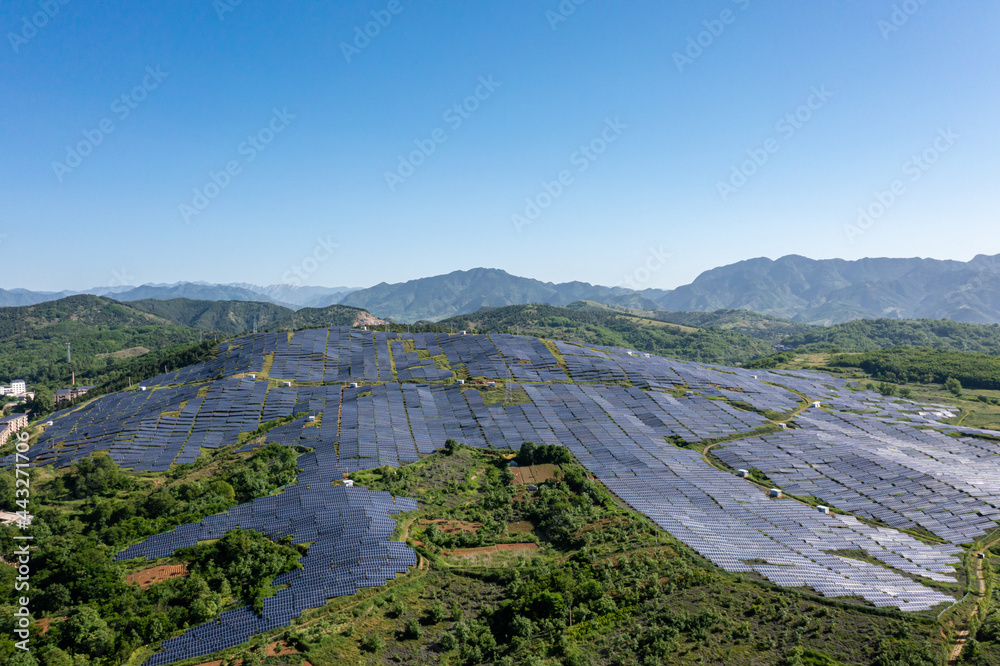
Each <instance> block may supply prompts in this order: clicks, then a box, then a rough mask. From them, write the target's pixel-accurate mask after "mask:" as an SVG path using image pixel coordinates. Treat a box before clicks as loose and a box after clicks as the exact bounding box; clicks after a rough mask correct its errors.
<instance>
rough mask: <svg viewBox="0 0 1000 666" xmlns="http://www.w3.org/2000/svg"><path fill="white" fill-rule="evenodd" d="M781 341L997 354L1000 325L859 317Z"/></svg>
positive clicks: (830, 347) (817, 347)
mask: <svg viewBox="0 0 1000 666" xmlns="http://www.w3.org/2000/svg"><path fill="white" fill-rule="evenodd" d="M781 342H782V344H784V345H785V346H786V347H791V348H793V349H795V350H796V351H798V352H815V351H833V352H868V351H876V350H879V349H891V348H893V347H930V348H933V349H950V350H953V351H962V352H974V353H979V354H992V355H1000V325H997V324H992V325H986V324H960V323H958V322H954V321H950V320H948V319H916V320H903V321H901V320H897V319H858V320H857V321H850V322H847V323H844V324H836V325H834V326H810V327H808V328H807V330H805V331H802V332H801V333H798V334H793V335H791V336H789V337H786V338H784V339H783V340H782V341H781Z"/></svg>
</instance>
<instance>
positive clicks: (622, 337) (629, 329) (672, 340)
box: [438, 305, 771, 365]
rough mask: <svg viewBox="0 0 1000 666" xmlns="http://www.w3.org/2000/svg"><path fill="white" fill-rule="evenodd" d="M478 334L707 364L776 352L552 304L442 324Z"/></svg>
mask: <svg viewBox="0 0 1000 666" xmlns="http://www.w3.org/2000/svg"><path fill="white" fill-rule="evenodd" d="M438 324H439V325H445V326H453V327H454V328H455V329H464V330H475V331H476V332H503V333H507V332H510V333H514V332H519V333H521V334H523V335H537V336H542V337H547V338H555V339H563V340H572V341H576V342H583V343H586V344H593V345H608V346H612V347H627V348H631V349H638V350H642V351H644V352H650V353H655V354H660V355H663V356H670V357H673V358H680V359H684V360H688V361H698V362H704V363H723V364H729V365H732V364H734V363H741V362H746V361H749V360H751V359H755V358H759V357H761V356H765V355H766V354H768V353H770V351H771V345H770V344H769V343H767V342H765V341H763V340H759V339H756V338H751V337H749V336H746V335H743V334H741V333H737V332H735V331H730V330H725V329H703V330H687V329H684V328H681V327H678V326H677V325H673V324H668V323H666V322H658V321H655V320H651V319H643V318H640V317H636V316H633V315H628V314H622V313H618V312H615V311H612V310H610V309H607V310H602V309H596V308H591V309H583V310H571V309H568V308H561V307H556V306H552V305H512V306H508V307H503V308H483V309H482V310H479V311H478V312H476V313H475V314H473V315H462V316H458V317H453V318H451V319H445V320H444V321H441V322H438Z"/></svg>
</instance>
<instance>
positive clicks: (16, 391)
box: [7, 379, 28, 395]
mask: <svg viewBox="0 0 1000 666" xmlns="http://www.w3.org/2000/svg"><path fill="white" fill-rule="evenodd" d="M7 390H8V393H7V395H24V394H25V393H27V392H28V385H27V384H26V383H25V381H24V380H23V379H15V380H14V381H12V382H11V383H10V387H8V389H7Z"/></svg>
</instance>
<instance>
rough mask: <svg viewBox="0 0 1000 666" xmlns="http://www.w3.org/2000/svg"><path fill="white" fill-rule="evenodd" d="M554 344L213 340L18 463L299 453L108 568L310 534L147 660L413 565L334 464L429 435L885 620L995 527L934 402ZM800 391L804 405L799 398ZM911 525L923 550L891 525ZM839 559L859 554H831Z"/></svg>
mask: <svg viewBox="0 0 1000 666" xmlns="http://www.w3.org/2000/svg"><path fill="white" fill-rule="evenodd" d="M409 349H414V350H416V351H408V350H409ZM552 349H555V350H556V352H557V354H556V353H553V351H551V350H550V347H548V346H547V345H546V344H545V343H543V342H542V341H540V340H537V339H534V338H520V337H516V336H510V335H489V336H480V335H464V336H463V335H444V334H413V335H409V334H385V333H378V332H372V331H359V330H352V329H349V328H331V329H317V330H309V331H299V332H297V333H295V334H294V335H293V336H291V337H289V336H288V335H287V334H285V333H280V334H272V333H266V334H259V335H253V336H245V337H241V338H238V339H236V340H233V341H231V342H229V343H226V344H223V345H222V346H221V347H220V349H219V354H218V357H217V358H216V359H214V360H212V361H210V362H207V363H202V364H198V365H195V366H192V367H189V368H186V369H184V370H180V371H177V372H172V373H169V374H166V375H162V376H160V377H156V378H154V379H152V380H150V381H147V382H145V383H144V384H143V386H144V387H145V388H146V390H134V391H129V392H124V393H120V394H114V395H109V396H103V397H100V398H98V399H96V400H94V401H93V402H91V403H88V404H87V405H84V406H83V407H80V408H77V409H74V410H71V411H67V412H62V413H59V414H57V415H55V416H54V417H52V420H53V425H52V426H50V427H48V428H46V429H45V432H44V433H43V434H42V435H41V436H40V437H39V439H38V442H37V443H36V444H35V445H34V446H33V447H32V455H34V456H35V457H36V460H37V462H39V463H53V464H56V465H58V466H65V465H68V464H71V463H72V462H73V461H75V460H78V459H80V458H82V457H84V456H86V455H89V454H91V453H93V452H95V451H108V452H109V454H110V455H111V457H112V458H113V459H114V460H115V462H117V463H118V464H119V465H120V466H122V467H126V468H131V469H133V470H136V471H153V470H165V469H168V468H169V467H170V466H171V465H176V464H182V463H188V462H191V461H193V460H195V459H196V458H197V457H198V456H199V455H201V453H202V452H203V451H204V450H206V449H212V448H217V447H220V446H228V445H234V444H243V449H245V450H250V449H252V448H253V447H255V446H258V445H260V442H261V441H262V439H264V440H266V441H268V442H275V443H279V444H282V445H286V446H292V445H299V446H304V447H307V448H309V449H311V452H310V453H308V454H305V455H303V456H301V457H300V458H299V464H300V467H301V470H300V473H299V477H298V481H297V483H296V484H294V485H291V486H288V487H287V488H285V489H284V491H283V492H281V493H280V494H277V495H273V496H269V497H264V498H260V499H257V500H255V501H253V502H250V503H247V504H243V505H240V506H237V507H234V508H233V509H231V510H230V511H228V512H227V513H224V514H220V515H216V516H211V517H209V518H206V519H205V520H202V521H201V522H199V523H195V524H189V525H184V526H182V527H180V528H177V529H176V530H174V531H172V532H169V533H166V534H160V535H157V536H154V537H152V538H150V539H148V540H147V541H145V542H143V543H141V544H136V545H133V546H130V547H129V548H127V549H125V550H124V551H122V553H121V554H120V555H119V558H120V559H127V558H133V557H140V556H142V557H147V558H150V559H154V558H160V557H166V556H169V555H170V554H171V553H173V552H174V551H176V550H177V549H179V548H183V547H186V546H191V545H194V544H196V543H197V542H198V541H200V540H203V539H211V538H218V537H220V536H222V535H223V534H224V533H225V532H226V531H228V530H231V529H234V528H236V527H242V528H248V529H254V530H258V531H261V532H263V533H265V534H267V535H268V536H271V537H274V538H280V537H284V536H291V537H292V540H293V542H295V543H312V545H311V546H310V548H309V551H308V555H307V556H305V557H304V558H302V560H301V562H302V564H303V568H302V569H299V570H296V571H294V572H292V573H289V574H285V575H284V576H282V577H280V578H279V579H277V580H276V581H275V582H276V584H279V585H280V584H288V585H289V587H287V588H283V589H281V590H280V591H278V593H277V594H276V595H275V596H273V597H270V598H268V599H267V600H266V601H265V602H264V611H263V613H262V614H261V615H257V614H255V613H254V612H253V611H252V610H251V609H250V607H244V608H240V609H238V610H236V611H230V612H227V613H224V614H223V615H222V617H221V619H220V621H219V622H213V623H209V624H205V625H202V626H199V627H195V628H193V629H191V630H189V631H188V632H187V633H186V634H184V635H183V636H181V637H178V638H173V639H169V640H167V641H164V643H163V651H162V652H159V653H157V654H155V655H154V656H153V657H152V658H151V659H150V660H149V662H148V663H150V664H165V663H168V662H170V661H173V660H175V659H178V658H180V657H181V656H184V657H191V656H195V655H203V654H210V653H212V652H215V651H217V650H220V649H223V648H226V647H231V646H234V645H237V644H239V643H241V642H243V641H245V640H247V639H248V638H249V637H250V636H251V635H253V634H256V633H260V632H263V631H267V630H270V629H275V628H278V627H282V626H285V625H287V624H288V623H289V622H290V621H291V620H292V619H293V618H295V617H298V616H299V615H301V614H302V612H303V611H304V610H306V609H309V608H314V607H317V606H322V605H324V604H325V603H326V602H327V599H329V598H332V597H336V596H341V595H347V594H353V593H354V592H355V591H356V590H357V589H358V588H360V587H366V586H379V585H383V584H384V583H385V581H387V580H389V579H391V578H393V577H395V576H396V575H397V574H400V573H405V572H406V571H408V569H409V567H411V566H413V565H414V564H415V563H416V557H415V555H414V553H413V551H412V550H410V549H409V548H407V547H406V546H405V545H403V544H401V543H396V542H392V541H390V538H391V536H392V534H393V531H394V529H395V520H394V519H393V518H392V516H393V515H394V514H397V513H399V512H402V511H409V510H413V509H414V508H415V506H416V503H415V501H414V500H410V499H406V498H398V497H397V498H394V497H392V496H390V495H388V494H387V493H380V492H370V491H368V490H367V489H365V488H361V487H345V486H343V485H341V483H340V481H341V479H342V478H343V476H344V474H345V473H350V472H354V471H358V470H364V469H371V468H375V467H379V466H382V465H392V466H401V465H405V464H407V463H410V462H413V461H416V460H417V459H418V458H419V456H421V455H424V454H427V453H430V452H432V451H433V450H435V448H438V447H440V446H442V445H443V443H444V441H445V439H447V438H454V439H455V440H457V441H458V442H459V443H462V444H465V445H468V446H472V447H477V448H485V447H488V446H495V447H498V448H511V449H519V448H520V446H521V444H522V443H523V442H525V441H533V442H536V443H538V444H554V445H559V446H565V447H568V448H569V449H570V451H571V452H572V453H573V454H574V455H575V456H576V458H577V459H578V460H579V461H580V462H581V463H582V464H583V465H584V466H586V467H587V468H588V469H589V470H590V472H591V473H592V474H593V475H594V476H595V477H596V478H597V479H598V480H600V481H601V482H602V483H604V484H605V485H606V486H607V487H608V488H610V489H611V490H612V491H613V492H614V493H615V494H616V495H617V496H618V497H620V498H621V499H622V500H624V501H625V502H627V503H628V504H629V505H631V506H632V507H634V508H635V509H636V510H638V511H640V512H642V513H644V514H645V515H647V516H649V517H650V518H651V519H652V520H654V521H655V522H656V523H657V524H658V525H660V526H661V527H662V528H663V529H665V530H667V531H668V532H670V533H671V534H672V535H674V536H675V537H677V538H678V539H680V540H681V541H683V542H684V543H686V544H687V545H689V546H690V547H691V548H693V549H694V550H695V551H697V552H698V553H700V554H701V555H702V556H703V557H705V558H707V559H708V560H710V561H712V562H714V563H715V564H716V565H718V566H719V567H721V568H723V569H725V570H727V571H740V572H750V573H753V574H756V575H759V576H763V577H765V578H767V579H768V580H770V581H772V582H774V583H776V584H778V585H782V586H789V587H809V588H812V589H813V590H815V591H816V592H818V593H820V594H823V595H827V596H831V597H845V596H852V597H858V598H861V599H864V600H866V601H867V602H869V603H871V604H873V605H875V606H880V607H894V608H898V609H902V610H912V611H920V610H927V609H932V608H936V607H938V606H941V607H943V605H944V604H950V603H953V602H954V601H955V599H954V597H953V596H951V595H949V594H946V593H945V592H942V591H940V589H942V588H935V587H934V585H935V584H948V583H954V582H956V581H957V577H956V566H957V565H958V564H959V562H960V560H959V555H960V553H961V552H962V549H961V548H960V547H959V546H958V545H956V544H961V543H966V542H970V541H972V540H975V539H976V538H978V537H981V536H982V535H984V534H986V533H987V532H989V531H991V530H993V529H995V528H996V527H997V523H996V521H997V519H1000V446H998V444H997V443H996V442H995V441H991V440H988V439H983V438H976V437H975V435H976V434H982V433H980V432H978V431H974V430H972V429H961V430H962V432H961V433H957V431H959V430H960V429H958V428H956V427H953V426H945V425H943V424H939V423H937V422H936V421H935V420H934V418H935V413H936V411H939V410H940V408H937V407H928V406H921V407H918V406H916V405H913V404H912V403H906V402H903V401H897V400H892V399H886V398H884V397H882V396H881V395H879V394H876V393H873V392H868V391H859V390H854V389H855V387H852V386H849V385H848V383H846V382H845V381H843V380H839V379H833V378H831V377H829V376H826V375H821V374H817V373H808V372H790V371H765V370H756V371H747V370H741V369H734V368H721V367H713V366H707V365H700V364H696V363H685V362H679V361H672V360H669V359H665V358H659V357H655V356H646V355H643V354H640V353H637V352H635V351H633V350H627V349H612V348H600V349H595V348H586V347H582V346H578V345H572V344H569V343H563V342H556V343H554V346H553V347H552ZM271 355H273V356H271ZM433 357H437V358H439V359H441V358H444V359H447V364H448V365H450V367H452V368H455V367H456V366H460V365H461V366H464V368H465V369H466V370H467V372H468V374H469V376H471V377H473V378H484V379H489V380H495V381H497V382H502V383H504V384H508V385H509V387H510V388H517V389H518V390H519V391H523V392H524V394H526V395H527V397H528V401H527V402H524V401H523V400H519V401H517V402H518V403H519V404H505V403H503V402H501V403H500V404H491V405H487V404H486V403H485V402H484V400H483V397H482V394H481V393H480V392H479V390H477V389H475V388H473V387H472V386H471V385H468V384H466V385H460V384H458V383H457V382H455V377H454V375H453V373H452V372H451V371H450V370H445V369H442V368H441V367H440V366H441V365H444V363H443V362H442V363H441V364H438V363H435V362H434V360H433ZM268 364H269V366H268ZM265 367H268V372H267V375H266V376H265V374H264V369H265ZM248 374H253V375H255V376H254V377H249V376H247V375H248ZM355 382H356V383H358V384H359V386H357V387H351V386H350V384H351V383H355ZM303 383H308V384H309V385H305V386H304V385H302V384H303ZM286 384H288V385H286ZM510 385H512V386H510ZM727 400H729V401H733V402H734V403H735V404H737V405H742V406H744V407H747V406H751V407H752V409H753V410H757V411H750V410H749V408H748V409H738V408H736V407H734V406H733V405H731V404H729V403H728V402H727ZM736 401H739V402H736ZM813 401H816V402H819V403H820V405H821V407H820V408H816V407H809V406H808V405H810V404H811V403H812V402H813ZM807 407H808V408H807ZM758 412H762V413H767V414H768V415H770V416H772V417H773V416H774V414H781V413H784V414H787V415H790V416H791V415H793V414H794V418H793V419H792V420H791V425H792V426H793V427H792V428H791V429H789V430H786V431H780V432H777V434H769V433H771V432H774V431H776V430H777V426H776V425H775V423H773V422H772V421H769V420H768V418H766V417H765V416H763V415H762V413H758ZM278 419H285V421H287V422H283V423H282V424H281V425H278V426H277V427H274V428H273V429H271V430H269V431H268V432H267V433H266V435H264V437H263V438H254V439H253V440H252V441H248V438H247V437H246V434H247V433H253V432H254V431H256V430H258V429H259V428H260V427H261V426H262V425H263V424H266V423H269V422H273V421H275V420H278ZM271 425H274V424H273V423H272V424H271ZM945 433H953V434H955V433H957V434H959V435H961V434H965V435H967V436H964V437H961V436H959V437H956V436H948V435H947V434H945ZM241 435H243V437H241ZM703 443H708V444H712V445H713V446H712V448H711V455H714V456H717V457H718V459H720V460H722V461H723V462H725V463H726V464H728V465H730V466H731V467H733V468H734V469H739V468H744V469H750V468H756V469H758V470H761V471H762V472H764V473H765V474H767V475H768V477H769V478H770V480H771V482H772V483H773V484H774V485H775V486H777V487H780V488H782V489H783V490H784V491H785V492H786V493H787V494H789V495H793V496H795V497H812V498H817V499H821V500H822V501H823V502H824V503H827V504H829V505H830V506H832V507H834V508H835V509H839V510H841V511H844V512H850V513H853V514H855V515H856V516H858V517H860V518H863V519H865V520H868V519H870V520H869V522H874V521H878V524H877V525H872V524H868V522H863V521H862V520H859V518H858V517H855V515H837V514H824V513H820V512H819V511H817V510H816V508H815V507H814V506H811V505H809V504H806V503H804V502H801V501H797V500H796V499H794V498H787V497H786V498H784V499H771V498H769V497H768V496H767V493H766V490H764V489H761V488H760V487H758V486H756V485H754V484H753V483H751V482H750V481H748V480H745V479H741V478H738V477H737V476H736V475H735V474H733V473H730V472H727V471H723V470H722V469H720V468H718V467H716V466H713V464H711V462H710V461H709V460H708V458H707V457H706V455H705V454H703V453H702V452H701V450H700V448H699V447H700V446H701V445H702V444H703ZM691 445H694V446H691ZM896 528H899V529H896ZM912 528H920V529H921V530H923V531H925V532H929V533H932V534H933V535H936V536H937V537H940V539H939V540H938V541H941V543H937V542H935V543H934V544H933V545H931V544H928V543H926V542H925V541H922V540H919V539H917V538H915V537H914V536H911V534H908V533H906V532H903V531H901V529H912ZM929 541H935V540H934V539H929ZM844 551H851V552H857V551H863V552H864V554H865V555H866V557H865V558H864V559H855V558H850V557H844V556H842V555H840V554H837V553H843V552H844ZM921 581H924V582H931V584H924V582H921ZM943 589H946V588H943Z"/></svg>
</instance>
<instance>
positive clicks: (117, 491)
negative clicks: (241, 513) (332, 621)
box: [0, 446, 305, 665]
mask: <svg viewBox="0 0 1000 666" xmlns="http://www.w3.org/2000/svg"><path fill="white" fill-rule="evenodd" d="M234 448H235V447H229V448H228V449H225V450H219V451H214V452H211V453H209V454H206V455H205V456H203V457H202V458H200V459H199V460H198V461H197V462H196V463H194V464H192V465H184V466H180V467H176V468H174V469H172V470H171V471H170V472H168V473H162V474H144V475H135V474H131V473H127V472H124V471H121V470H120V469H118V468H117V467H116V466H115V465H114V464H113V463H112V462H111V460H110V459H109V458H108V457H107V456H100V457H91V458H85V459H83V460H81V461H80V462H79V463H77V464H76V465H74V466H72V467H69V468H67V469H64V470H55V471H52V470H51V469H48V468H43V469H34V468H33V469H32V470H31V487H32V489H33V505H34V506H35V507H36V510H35V517H34V520H33V524H32V528H31V534H32V536H33V537H34V541H33V542H32V543H33V544H34V545H35V546H36V549H35V550H34V551H33V552H32V555H31V567H32V578H31V589H32V590H33V591H34V593H33V594H32V595H31V610H32V612H33V614H34V619H35V620H38V619H41V618H43V617H47V618H51V619H50V620H49V621H50V622H51V627H50V628H49V630H48V631H47V632H44V633H43V632H42V631H40V629H39V626H38V625H37V624H36V625H35V626H34V627H33V629H32V650H33V653H32V654H33V655H37V656H38V657H39V659H40V663H42V664H45V665H48V664H63V663H69V664H102V665H103V664H121V663H124V662H125V661H126V660H127V659H128V658H129V657H130V655H132V653H133V652H134V651H135V650H136V649H137V648H139V647H140V646H142V645H147V644H150V643H155V642H157V641H160V640H162V639H164V638H167V637H168V636H170V635H171V634H173V633H174V632H176V631H179V630H182V629H185V628H187V627H189V626H192V625H195V624H200V623H202V622H206V621H209V620H211V619H213V618H215V617H217V616H218V615H219V613H221V612H223V611H225V610H228V609H231V608H235V607H238V606H240V605H243V604H246V603H250V604H255V605H257V606H258V607H259V604H260V602H261V600H262V599H263V598H264V597H266V596H268V595H269V594H271V593H273V590H274V588H272V586H271V580H273V578H274V577H275V576H276V575H278V574H281V573H283V572H285V571H290V570H291V569H293V568H295V567H296V566H298V563H297V560H298V558H299V557H301V556H302V554H303V553H304V552H305V547H304V546H299V547H291V546H290V545H289V544H288V543H287V542H286V543H274V542H273V541H271V540H269V539H267V538H265V537H263V536H261V535H260V534H258V533H256V532H250V531H242V530H234V531H232V532H229V533H227V534H226V535H225V536H224V537H223V538H222V539H220V540H219V541H216V542H214V543H208V544H200V545H198V546H195V547H192V548H187V549H183V550H181V551H178V552H177V553H176V554H175V556H174V557H172V558H169V559H168V560H161V561H158V562H154V563H147V562H146V561H145V560H135V561H132V562H128V563H119V562H115V561H114V555H115V553H116V552H118V550H119V549H121V548H122V547H124V546H126V545H128V544H131V543H135V542H138V541H141V540H142V539H144V538H145V537H147V536H149V535H151V534H158V533H161V532H165V531H168V530H170V529H172V528H173V527H176V526H177V525H181V524H184V523H189V522H193V521H197V520H200V519H201V518H203V517H204V516H207V515H211V514H215V513H218V512H220V511H224V510H225V509H227V508H229V507H230V506H232V505H233V504H235V502H236V492H234V487H233V486H234V485H236V486H237V487H240V486H241V479H244V478H246V477H251V478H252V479H253V481H252V484H250V487H248V488H243V497H241V499H244V500H245V499H250V498H252V497H257V496H260V495H262V494H267V493H268V492H272V491H273V490H274V489H275V488H277V487H278V486H279V485H283V484H285V483H287V482H288V479H289V475H290V474H291V478H294V459H295V456H296V455H297V453H296V452H294V451H291V450H289V449H286V448H285V447H277V446H269V447H265V448H264V449H261V450H258V451H257V452H255V453H254V454H252V455H250V454H236V453H234V452H233V449H234ZM12 477H13V475H12V474H11V473H10V472H9V471H4V472H2V473H0V481H2V483H0V502H2V504H3V506H2V508H4V509H8V510H9V509H11V508H12V507H13V505H12V502H13V499H14V498H13V479H12ZM17 533H19V532H18V530H17V528H16V527H14V526H4V527H3V528H0V555H2V557H3V558H4V559H5V560H7V561H13V560H14V559H15V556H14V554H13V553H14V549H15V547H16V545H15V541H14V539H13V536H14V535H15V534H17ZM160 564H183V565H185V567H186V570H187V574H186V575H185V576H183V577H177V578H172V579H170V580H166V581H163V582H158V583H156V584H155V585H152V586H151V587H149V588H148V589H142V588H140V587H139V586H137V585H132V584H129V583H127V582H126V580H125V575H126V574H127V573H130V572H137V571H142V570H145V569H147V568H149V567H152V566H154V565H160ZM15 575H16V569H14V568H13V567H8V566H0V589H2V590H3V591H2V593H0V606H2V607H3V608H2V611H0V623H2V624H3V626H2V627H0V629H2V635H0V663H4V664H8V663H9V664H14V663H24V664H29V665H30V664H38V663H39V661H26V662H24V661H22V662H16V661H13V660H14V659H16V658H21V657H18V656H17V653H18V652H19V651H17V650H16V649H15V648H14V646H13V639H12V636H13V634H12V631H11V629H12V626H11V624H10V623H11V622H12V620H13V614H12V613H13V610H14V609H13V605H14V602H15V599H16V595H17V594H18V593H17V592H15V589H14V576H15Z"/></svg>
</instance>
